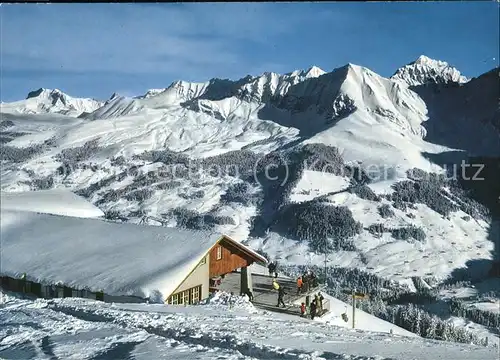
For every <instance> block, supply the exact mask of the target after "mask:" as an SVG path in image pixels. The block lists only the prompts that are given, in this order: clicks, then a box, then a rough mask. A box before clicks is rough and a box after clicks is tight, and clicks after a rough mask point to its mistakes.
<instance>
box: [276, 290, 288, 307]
mask: <svg viewBox="0 0 500 360" xmlns="http://www.w3.org/2000/svg"><path fill="white" fill-rule="evenodd" d="M285 294H286V293H285V289H284V288H283V286H280V287H279V289H278V305H276V307H279V306H280V304H281V305H283V307H284V308H285V307H286V305H285V302H284V301H283V297H284V296H285Z"/></svg>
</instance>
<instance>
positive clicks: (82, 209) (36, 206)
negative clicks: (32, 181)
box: [0, 189, 104, 218]
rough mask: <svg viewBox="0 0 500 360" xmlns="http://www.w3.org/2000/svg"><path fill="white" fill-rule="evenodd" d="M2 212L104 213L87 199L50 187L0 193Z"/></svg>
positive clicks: (76, 215) (96, 215)
mask: <svg viewBox="0 0 500 360" xmlns="http://www.w3.org/2000/svg"><path fill="white" fill-rule="evenodd" d="M0 202H1V204H2V212H4V211H31V212H38V213H45V214H52V215H64V216H74V217H84V218H91V217H100V216H103V215H104V213H103V212H102V211H101V210H100V209H99V208H97V207H96V206H94V205H92V204H91V203H90V202H88V201H87V200H85V199H83V198H82V197H80V196H77V195H75V194H74V193H72V192H71V191H68V190H66V189H52V190H40V191H28V192H15V193H7V192H2V193H1V195H0Z"/></svg>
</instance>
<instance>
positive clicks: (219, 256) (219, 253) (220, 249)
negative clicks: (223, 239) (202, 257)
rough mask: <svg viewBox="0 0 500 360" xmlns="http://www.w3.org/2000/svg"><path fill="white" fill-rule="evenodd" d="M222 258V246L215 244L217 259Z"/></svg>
mask: <svg viewBox="0 0 500 360" xmlns="http://www.w3.org/2000/svg"><path fill="white" fill-rule="evenodd" d="M220 259H222V246H217V260H220Z"/></svg>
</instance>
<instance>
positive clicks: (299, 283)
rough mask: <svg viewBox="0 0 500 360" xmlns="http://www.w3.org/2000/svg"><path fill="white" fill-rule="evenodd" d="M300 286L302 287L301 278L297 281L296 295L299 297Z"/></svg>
mask: <svg viewBox="0 0 500 360" xmlns="http://www.w3.org/2000/svg"><path fill="white" fill-rule="evenodd" d="M302 285H303V282H302V276H299V278H298V279H297V295H299V294H300V292H301V291H302Z"/></svg>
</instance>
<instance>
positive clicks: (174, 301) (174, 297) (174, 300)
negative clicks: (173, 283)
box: [168, 294, 179, 305]
mask: <svg viewBox="0 0 500 360" xmlns="http://www.w3.org/2000/svg"><path fill="white" fill-rule="evenodd" d="M168 303H169V304H170V305H177V304H178V303H179V294H174V295H172V296H171V297H170V299H168Z"/></svg>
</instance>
